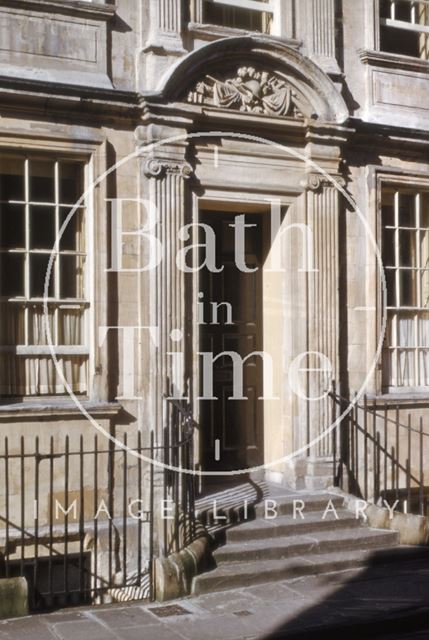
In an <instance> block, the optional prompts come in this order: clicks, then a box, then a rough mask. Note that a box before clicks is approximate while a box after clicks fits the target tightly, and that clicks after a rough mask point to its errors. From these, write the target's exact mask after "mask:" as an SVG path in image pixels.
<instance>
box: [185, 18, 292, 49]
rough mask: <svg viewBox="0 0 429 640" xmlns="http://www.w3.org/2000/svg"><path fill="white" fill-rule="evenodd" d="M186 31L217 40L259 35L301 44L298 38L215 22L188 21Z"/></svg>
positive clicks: (205, 38) (287, 42) (289, 43)
mask: <svg viewBox="0 0 429 640" xmlns="http://www.w3.org/2000/svg"><path fill="white" fill-rule="evenodd" d="M188 33H190V34H191V35H193V36H194V37H200V38H202V39H203V40H218V39H219V38H228V37H233V36H259V37H261V38H270V39H272V40H281V41H282V42H284V43H285V44H287V45H289V46H290V47H294V48H297V49H298V48H299V47H300V46H301V45H302V42H301V41H300V40H295V39H293V38H286V37H280V36H274V35H271V34H269V33H262V32H261V31H248V30H246V29H236V28H234V27H226V26H222V25H216V24H204V23H200V22H189V23H188Z"/></svg>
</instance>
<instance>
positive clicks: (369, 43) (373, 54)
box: [359, 0, 429, 71]
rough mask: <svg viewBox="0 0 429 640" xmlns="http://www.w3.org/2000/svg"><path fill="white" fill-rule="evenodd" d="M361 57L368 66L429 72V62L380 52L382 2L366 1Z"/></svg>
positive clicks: (375, 0)
mask: <svg viewBox="0 0 429 640" xmlns="http://www.w3.org/2000/svg"><path fill="white" fill-rule="evenodd" d="M359 55H360V58H361V60H363V61H364V62H367V63H368V64H374V63H375V64H379V63H380V64H382V65H383V66H391V67H392V68H400V69H402V68H406V69H409V68H410V66H414V67H415V69H416V70H419V69H424V70H425V71H428V70H429V60H422V59H421V58H413V57H412V56H404V55H401V54H397V53H390V52H386V51H380V0H365V45H364V48H363V49H360V50H359Z"/></svg>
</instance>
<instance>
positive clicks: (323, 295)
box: [305, 174, 343, 488]
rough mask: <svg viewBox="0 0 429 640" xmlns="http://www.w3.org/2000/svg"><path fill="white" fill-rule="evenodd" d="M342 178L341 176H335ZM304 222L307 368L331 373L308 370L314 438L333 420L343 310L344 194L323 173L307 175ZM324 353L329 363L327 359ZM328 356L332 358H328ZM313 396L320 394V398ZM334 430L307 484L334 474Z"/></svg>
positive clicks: (313, 456) (313, 452)
mask: <svg viewBox="0 0 429 640" xmlns="http://www.w3.org/2000/svg"><path fill="white" fill-rule="evenodd" d="M336 179H337V180H339V181H343V179H342V178H340V177H337V176H336ZM305 186H306V208H307V215H306V218H307V220H306V224H307V225H308V227H309V228H310V229H311V230H312V238H313V265H312V267H313V269H314V271H313V272H311V271H309V273H308V276H307V326H308V342H307V348H308V352H310V353H312V354H316V353H317V354H321V356H316V355H312V356H311V357H309V358H308V361H307V366H308V368H309V369H312V368H314V369H317V368H322V369H325V368H326V369H328V370H329V369H330V370H331V373H329V371H328V372H327V373H320V372H317V371H309V373H308V378H307V389H308V394H307V395H308V397H309V398H311V400H309V401H307V416H306V418H307V429H306V432H307V438H308V442H312V441H313V440H315V439H316V438H317V437H318V436H321V435H322V434H323V432H324V431H325V430H326V429H327V428H328V427H329V426H330V425H331V408H332V405H331V400H330V398H329V397H327V396H326V395H325V393H326V391H329V390H330V382H331V379H333V380H338V377H339V371H340V310H339V278H340V274H339V264H340V262H339V260H340V255H339V252H340V246H339V211H340V197H341V196H340V194H339V192H338V190H337V189H336V187H335V186H334V185H333V184H332V183H331V182H330V181H329V180H328V179H326V178H325V177H324V176H323V175H320V174H309V175H307V178H306V185H305ZM324 358H326V359H327V360H326V363H325V362H324V361H323V359H324ZM328 361H329V364H328ZM315 398H321V399H320V400H316V399H315ZM332 437H333V435H332V434H329V435H327V436H325V437H322V439H321V440H320V441H319V442H318V443H317V444H315V445H314V446H313V447H311V449H310V450H309V451H308V453H307V459H306V473H305V475H306V485H307V486H308V487H309V488H323V487H324V486H325V485H326V484H327V483H328V482H329V481H330V480H331V477H332V454H333V440H332Z"/></svg>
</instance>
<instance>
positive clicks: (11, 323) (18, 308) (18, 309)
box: [0, 302, 25, 346]
mask: <svg viewBox="0 0 429 640" xmlns="http://www.w3.org/2000/svg"><path fill="white" fill-rule="evenodd" d="M0 314H1V315H0V317H1V322H0V344H1V345H4V346H8V345H17V344H25V328H24V320H25V318H24V316H25V306H24V305H23V304H19V303H17V302H14V303H10V302H2V303H0Z"/></svg>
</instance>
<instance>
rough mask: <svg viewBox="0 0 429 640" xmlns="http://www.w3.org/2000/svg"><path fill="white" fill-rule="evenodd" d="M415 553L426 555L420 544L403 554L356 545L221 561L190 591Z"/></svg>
mask: <svg viewBox="0 0 429 640" xmlns="http://www.w3.org/2000/svg"><path fill="white" fill-rule="evenodd" d="M405 551H407V548H406V549H405ZM417 553H421V555H422V558H424V559H425V561H426V562H427V560H428V557H429V550H428V549H427V548H421V551H420V552H419V551H416V549H415V548H414V547H413V548H411V549H410V552H409V554H407V553H405V554H404V547H399V546H398V547H394V548H392V549H388V550H387V551H386V550H384V549H383V550H380V551H375V549H374V548H373V549H371V550H361V549H359V550H354V551H350V550H347V551H336V552H333V553H324V554H314V555H312V554H310V555H307V556H305V557H303V556H298V557H294V558H284V559H275V560H258V561H254V562H243V563H241V562H238V563H237V562H232V563H228V564H226V563H225V564H222V565H221V566H219V567H217V568H216V569H213V570H212V571H210V572H208V573H204V574H201V575H199V576H197V577H196V578H194V581H193V585H192V593H193V594H194V595H201V594H205V593H212V592H215V591H226V590H228V589H235V588H240V587H245V586H252V585H256V584H264V583H269V582H275V581H279V580H289V579H293V578H298V577H303V576H308V575H318V574H323V573H331V572H335V571H345V570H348V569H355V568H360V567H365V566H371V567H373V566H376V565H380V566H382V565H383V564H388V563H391V562H404V561H406V560H407V556H408V555H409V556H410V558H412V559H413V560H415V558H416V554H417Z"/></svg>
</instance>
